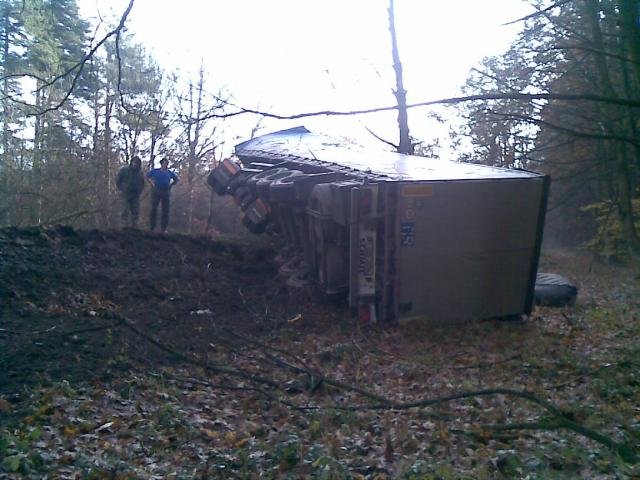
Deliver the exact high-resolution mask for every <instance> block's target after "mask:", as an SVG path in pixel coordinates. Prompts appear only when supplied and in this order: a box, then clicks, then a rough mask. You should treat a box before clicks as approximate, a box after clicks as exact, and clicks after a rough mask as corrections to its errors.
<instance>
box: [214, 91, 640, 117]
mask: <svg viewBox="0 0 640 480" xmlns="http://www.w3.org/2000/svg"><path fill="white" fill-rule="evenodd" d="M490 100H526V101H531V100H561V101H571V102H577V101H583V102H595V103H605V104H610V105H618V106H623V107H640V100H633V99H629V98H619V97H607V96H602V95H591V94H562V93H502V92H492V93H483V94H476V95H466V96H460V97H449V98H441V99H437V100H429V101H425V102H418V103H410V104H408V105H407V106H406V108H419V107H430V106H436V105H453V104H458V103H466V102H477V101H490ZM237 108H238V110H236V111H234V112H228V113H211V114H208V115H206V116H205V117H203V118H202V119H208V118H231V117H236V116H239V115H247V114H252V115H259V116H261V117H266V118H273V119H275V120H297V119H300V118H308V117H320V116H350V115H365V114H370V113H378V112H389V111H394V110H397V109H398V106H397V105H391V106H387V107H375V108H365V109H360V110H318V111H315V112H305V113H295V114H290V115H284V114H277V113H271V112H265V111H261V110H255V109H250V108H243V107H237Z"/></svg>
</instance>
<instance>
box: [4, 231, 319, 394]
mask: <svg viewBox="0 0 640 480" xmlns="http://www.w3.org/2000/svg"><path fill="white" fill-rule="evenodd" d="M266 242H268V240H265V239H254V238H248V239H245V240H238V239H234V240H232V241H229V240H226V241H225V240H212V239H210V238H205V237H201V238H199V237H189V236H183V235H162V236H161V235H153V234H149V233H146V232H140V231H135V230H129V231H107V232H103V231H77V230H74V229H72V228H70V227H56V228H52V229H39V228H33V229H15V228H8V229H3V230H0V259H1V260H0V365H2V368H1V369H0V394H5V395H9V396H12V397H15V398H16V400H17V399H18V398H19V397H20V395H21V392H23V391H24V390H26V388H27V387H30V386H35V385H46V384H49V383H52V382H59V381H61V380H68V381H70V382H75V381H79V380H95V381H105V380H108V379H110V378H113V377H117V376H119V375H122V374H123V372H124V371H126V370H129V369H132V368H137V367H138V366H140V365H142V364H150V362H154V361H165V360H166V359H167V355H166V352H161V353H162V355H158V353H159V352H158V350H157V349H155V348H153V346H152V345H151V344H150V343H149V342H144V341H141V339H140V338H137V336H136V335H135V333H133V332H132V331H131V330H129V329H123V328H117V326H118V322H119V321H120V320H121V319H122V318H126V319H128V320H130V321H132V322H134V323H135V324H136V325H139V326H140V327H141V329H142V330H144V331H145V332H148V333H150V334H152V335H154V336H155V337H156V338H157V339H158V340H159V341H160V342H161V343H163V344H166V345H168V346H171V347H172V348H175V349H176V350H177V351H181V352H183V353H189V354H194V353H195V354H196V355H197V356H199V357H200V358H206V352H207V349H208V348H209V347H208V345H209V343H210V341H211V338H212V336H215V335H216V333H215V332H219V331H220V328H225V326H227V327H229V328H233V329H234V330H240V331H242V330H248V331H252V332H256V331H257V330H260V329H273V328H277V326H278V322H286V321H287V320H288V319H290V318H292V317H295V316H296V315H297V314H299V313H300V312H302V311H304V312H305V317H306V318H307V319H309V318H313V316H314V315H319V314H320V311H321V310H322V309H321V308H319V307H317V306H315V307H314V306H313V305H312V304H311V302H310V298H309V296H308V295H306V294H305V292H300V291H296V292H295V294H292V293H291V292H289V290H287V288H286V287H284V286H283V284H282V282H280V281H279V280H278V277H277V268H276V266H275V265H274V263H273V262H272V259H273V257H274V247H273V245H271V244H269V243H266Z"/></svg>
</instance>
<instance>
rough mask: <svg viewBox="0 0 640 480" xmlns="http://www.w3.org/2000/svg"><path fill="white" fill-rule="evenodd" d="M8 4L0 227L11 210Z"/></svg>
mask: <svg viewBox="0 0 640 480" xmlns="http://www.w3.org/2000/svg"><path fill="white" fill-rule="evenodd" d="M9 8H10V7H9V2H7V3H6V4H5V8H3V10H2V14H3V23H4V26H3V29H2V40H1V41H2V75H3V81H2V160H1V163H0V200H1V201H0V225H9V223H10V222H11V217H10V215H11V209H10V208H9V192H8V189H9V169H10V165H11V156H10V155H11V154H10V152H9V135H10V132H9V98H8V97H9V69H8V67H9V38H10V37H9V30H10V28H11V22H10V21H9Z"/></svg>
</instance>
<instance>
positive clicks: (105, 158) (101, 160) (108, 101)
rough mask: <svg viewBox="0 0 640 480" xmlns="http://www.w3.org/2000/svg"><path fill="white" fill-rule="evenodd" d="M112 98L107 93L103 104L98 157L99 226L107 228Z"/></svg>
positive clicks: (108, 222)
mask: <svg viewBox="0 0 640 480" xmlns="http://www.w3.org/2000/svg"><path fill="white" fill-rule="evenodd" d="M113 102H114V98H113V96H112V95H111V94H109V93H107V95H106V97H105V105H104V145H103V148H102V155H100V156H99V157H98V165H97V167H98V185H99V189H98V204H99V206H100V224H101V225H100V226H101V227H102V228H108V227H109V226H111V225H110V223H111V222H110V218H111V215H110V214H109V213H110V212H109V185H110V178H109V176H110V169H111V152H112V147H113V146H112V144H111V143H112V136H113V133H112V131H111V117H112V113H113Z"/></svg>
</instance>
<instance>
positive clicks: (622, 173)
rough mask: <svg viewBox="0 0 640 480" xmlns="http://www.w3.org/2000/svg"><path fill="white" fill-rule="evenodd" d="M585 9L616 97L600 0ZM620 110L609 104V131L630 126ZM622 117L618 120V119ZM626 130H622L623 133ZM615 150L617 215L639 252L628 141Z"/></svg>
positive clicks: (602, 72)
mask: <svg viewBox="0 0 640 480" xmlns="http://www.w3.org/2000/svg"><path fill="white" fill-rule="evenodd" d="M584 4H585V7H586V8H585V13H586V15H587V22H588V25H589V27H590V29H591V34H592V41H593V44H594V47H595V51H594V52H593V53H592V55H593V60H594V64H595V67H596V72H597V75H598V83H599V87H600V88H601V91H602V93H603V94H604V96H606V97H611V98H614V97H615V96H616V92H615V89H614V88H613V82H612V81H611V78H610V75H609V66H608V64H607V63H608V61H607V56H606V54H605V53H604V52H606V46H605V43H604V37H603V34H602V30H601V29H600V23H599V22H600V9H599V2H598V1H597V0H585V2H584ZM620 113H621V112H620V111H619V110H618V108H617V107H615V106H612V105H610V106H607V107H606V108H605V112H604V115H603V123H604V125H605V129H606V131H607V133H609V134H613V133H619V132H618V131H619V130H620V129H624V130H627V134H628V133H630V132H628V130H629V128H628V127H629V125H628V123H629V122H630V121H631V122H633V118H631V119H630V118H629V116H628V115H627V116H625V115H624V114H622V115H621V114H620ZM619 118H620V119H621V120H618V119H619ZM624 133H625V132H623V134H624ZM612 150H613V153H614V155H615V158H616V170H615V172H616V173H615V176H614V181H615V186H616V188H615V190H616V193H617V195H616V197H615V202H616V205H617V210H618V216H619V218H620V223H621V224H622V228H623V232H624V237H625V240H626V243H627V246H628V249H629V251H630V252H631V253H633V254H634V255H636V256H637V255H640V238H639V237H638V232H637V230H636V227H635V220H634V212H633V203H632V200H633V195H634V191H633V186H632V178H631V176H632V166H631V164H630V161H629V156H628V154H627V148H626V145H625V144H624V143H622V142H619V141H617V142H615V143H614V142H612Z"/></svg>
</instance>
